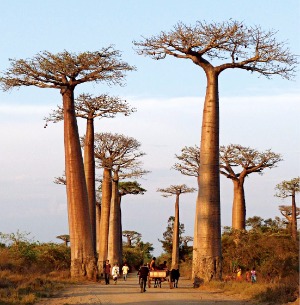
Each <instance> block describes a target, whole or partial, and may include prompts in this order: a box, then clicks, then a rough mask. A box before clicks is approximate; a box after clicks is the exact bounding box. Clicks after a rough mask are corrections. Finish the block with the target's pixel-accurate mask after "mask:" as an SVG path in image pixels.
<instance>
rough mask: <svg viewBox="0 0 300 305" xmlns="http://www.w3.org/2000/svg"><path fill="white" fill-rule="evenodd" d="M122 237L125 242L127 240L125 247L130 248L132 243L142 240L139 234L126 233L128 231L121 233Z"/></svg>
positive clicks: (133, 232)
mask: <svg viewBox="0 0 300 305" xmlns="http://www.w3.org/2000/svg"><path fill="white" fill-rule="evenodd" d="M122 235H123V236H124V237H126V240H127V244H126V245H127V247H131V246H133V245H134V243H137V242H139V241H140V240H141V238H142V234H141V233H138V232H136V231H128V230H125V231H123V232H122Z"/></svg>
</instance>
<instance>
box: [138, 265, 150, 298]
mask: <svg viewBox="0 0 300 305" xmlns="http://www.w3.org/2000/svg"><path fill="white" fill-rule="evenodd" d="M138 275H139V284H140V285H141V281H143V286H142V287H141V288H142V290H141V292H142V291H143V292H145V291H146V283H147V278H148V276H149V268H148V267H147V264H144V266H141V267H140V269H139V272H138Z"/></svg>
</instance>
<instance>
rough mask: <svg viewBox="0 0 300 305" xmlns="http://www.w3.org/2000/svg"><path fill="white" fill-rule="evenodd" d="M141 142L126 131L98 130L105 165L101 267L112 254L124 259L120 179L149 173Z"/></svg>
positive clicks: (98, 157) (97, 144)
mask: <svg viewBox="0 0 300 305" xmlns="http://www.w3.org/2000/svg"><path fill="white" fill-rule="evenodd" d="M140 146H141V144H140V142H138V141H137V140H136V139H134V138H131V137H126V136H124V135H119V134H111V133H96V134H95V158H96V163H97V166H98V167H101V168H103V180H102V202H101V219H100V239H99V255H98V268H101V267H102V266H103V263H104V262H105V260H106V259H107V258H108V256H112V257H110V258H108V259H109V260H110V261H114V262H119V261H120V259H121V258H120V253H121V249H120V238H121V228H120V225H121V224H120V223H121V220H120V217H121V212H120V205H119V203H120V201H119V190H118V183H119V179H122V178H123V179H124V178H132V177H142V176H143V175H144V174H146V173H148V171H145V170H143V169H142V168H141V164H142V163H141V161H139V158H140V157H142V156H144V155H145V153H144V152H141V151H140V150H139V148H140ZM112 172H113V175H112ZM104 195H105V196H104ZM109 237H110V238H109ZM109 240H110V243H109ZM109 248H110V251H109ZM108 252H109V254H108Z"/></svg>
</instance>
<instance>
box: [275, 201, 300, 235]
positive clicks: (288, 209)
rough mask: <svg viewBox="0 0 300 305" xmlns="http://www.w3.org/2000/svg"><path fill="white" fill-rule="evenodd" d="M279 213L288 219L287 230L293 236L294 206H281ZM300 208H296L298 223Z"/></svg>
mask: <svg viewBox="0 0 300 305" xmlns="http://www.w3.org/2000/svg"><path fill="white" fill-rule="evenodd" d="M278 208H279V211H280V213H281V215H282V216H283V217H284V218H285V219H286V222H285V224H286V228H287V230H288V231H289V233H290V235H291V236H292V228H293V206H291V205H280V206H279V207H278ZM299 215H300V208H298V207H296V221H297V219H299Z"/></svg>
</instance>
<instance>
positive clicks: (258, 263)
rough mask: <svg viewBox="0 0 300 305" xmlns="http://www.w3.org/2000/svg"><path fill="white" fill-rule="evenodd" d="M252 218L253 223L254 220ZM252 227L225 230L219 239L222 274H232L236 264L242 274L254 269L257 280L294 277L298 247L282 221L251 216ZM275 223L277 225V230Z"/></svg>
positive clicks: (249, 220)
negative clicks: (220, 242) (256, 273)
mask: <svg viewBox="0 0 300 305" xmlns="http://www.w3.org/2000/svg"><path fill="white" fill-rule="evenodd" d="M253 219H254V220H255V221H253ZM247 223H248V225H249V224H250V223H251V224H252V225H251V227H250V229H249V230H248V231H245V230H227V231H225V232H224V233H223V236H222V254H223V271H224V274H231V273H232V272H234V271H235V268H236V266H237V265H240V266H241V267H242V269H243V271H245V270H246V269H247V268H249V269H251V268H252V267H253V266H254V267H256V270H257V272H258V278H259V279H262V280H267V279H268V278H272V279H273V280H274V281H278V280H281V279H283V278H285V277H287V276H289V275H291V274H297V272H298V261H299V244H298V242H295V241H294V240H293V239H292V238H291V237H290V235H289V234H288V233H287V231H286V229H284V228H283V227H282V226H281V224H282V223H281V222H279V221H278V219H277V221H276V220H275V221H270V219H268V220H263V219H262V218H260V217H252V219H248V220H247ZM276 224H278V226H277V228H276Z"/></svg>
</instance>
